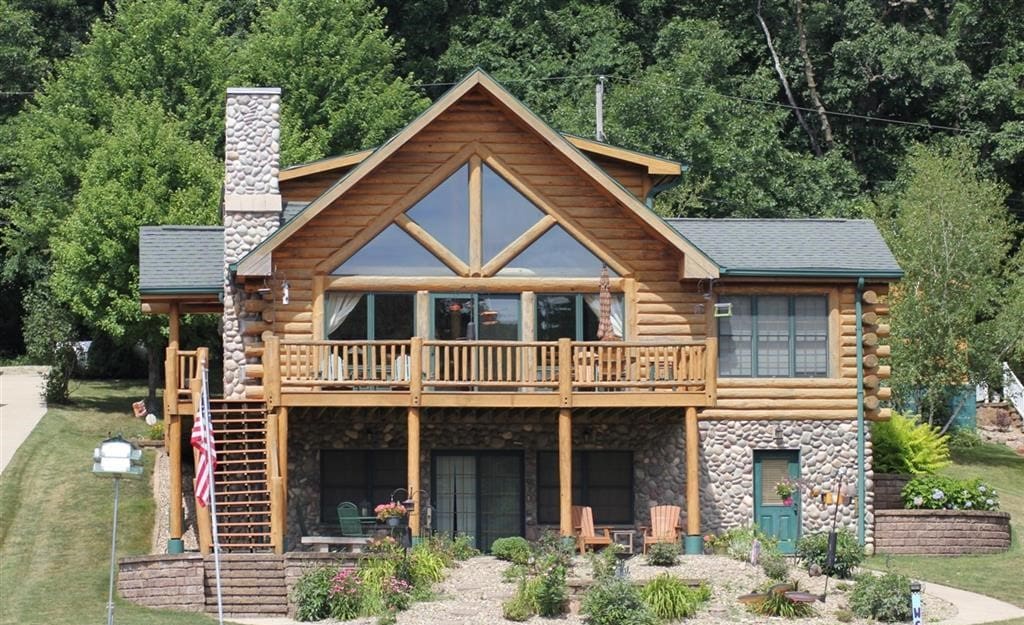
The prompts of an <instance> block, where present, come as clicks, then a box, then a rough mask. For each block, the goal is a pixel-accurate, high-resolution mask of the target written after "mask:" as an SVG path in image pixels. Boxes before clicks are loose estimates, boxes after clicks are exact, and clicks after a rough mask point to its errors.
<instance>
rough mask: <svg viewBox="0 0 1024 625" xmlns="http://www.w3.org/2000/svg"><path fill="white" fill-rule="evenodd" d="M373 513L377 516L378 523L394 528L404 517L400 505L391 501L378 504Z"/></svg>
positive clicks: (404, 511) (404, 512)
mask: <svg viewBox="0 0 1024 625" xmlns="http://www.w3.org/2000/svg"><path fill="white" fill-rule="evenodd" d="M373 513H374V514H376V515H377V520H378V521H381V522H382V523H387V524H388V525H390V526H392V527H394V526H396V525H398V524H399V523H400V522H401V520H402V519H403V518H404V517H405V514H406V510H405V506H403V505H402V504H400V503H396V502H394V501H392V502H391V503H382V504H380V505H379V506H377V507H376V508H374V509H373Z"/></svg>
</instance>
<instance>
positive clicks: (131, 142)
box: [50, 98, 221, 399]
mask: <svg viewBox="0 0 1024 625" xmlns="http://www.w3.org/2000/svg"><path fill="white" fill-rule="evenodd" d="M111 122H112V123H111V126H112V127H111V129H110V130H109V131H107V132H104V133H102V136H101V138H100V140H99V145H98V146H97V148H96V149H95V150H93V151H92V153H91V154H90V155H89V158H88V160H87V162H86V165H85V168H84V170H83V172H82V182H81V189H80V190H79V192H78V193H77V194H76V196H75V200H74V206H73V209H72V211H71V214H70V215H69V216H68V217H67V219H65V220H64V222H63V223H61V224H60V226H59V227H58V229H57V231H56V232H55V233H54V236H53V237H52V239H51V241H50V244H51V245H52V248H53V257H54V266H53V278H52V288H53V292H54V294H55V295H56V297H57V298H58V299H59V300H61V301H63V302H66V303H67V304H68V305H69V306H70V308H71V310H72V311H74V312H75V313H76V314H78V315H79V316H81V318H82V319H83V320H84V321H85V323H86V324H87V325H88V326H89V327H91V328H93V329H94V330H99V331H101V332H104V333H106V334H108V335H110V336H111V337H114V338H115V339H117V340H119V341H121V342H123V343H127V344H135V343H137V342H140V341H141V342H144V343H145V344H146V346H147V348H148V349H149V354H150V399H153V398H155V390H156V386H157V375H158V373H159V363H160V360H161V359H160V357H159V354H160V353H161V350H162V348H163V339H162V336H161V333H160V330H161V328H162V325H163V321H162V320H161V319H159V318H157V317H153V316H149V315H143V314H142V311H141V308H140V306H139V290H138V258H139V254H138V245H139V227H140V226H144V225H154V224H206V223H211V222H213V221H215V220H216V215H217V207H218V203H219V200H220V183H221V166H220V163H219V162H218V160H217V159H216V158H214V157H213V156H212V155H211V154H210V153H209V151H208V150H207V149H206V148H205V147H204V146H203V145H202V144H200V143H198V142H196V141H191V140H189V139H187V138H186V137H185V136H184V135H185V134H186V133H185V129H184V128H183V125H182V124H180V123H179V122H177V121H174V120H172V119H169V118H168V116H167V115H166V113H165V112H164V111H163V110H162V109H161V108H160V106H159V105H158V104H155V103H151V102H145V101H141V100H137V99H133V98H124V99H121V100H120V101H118V102H116V103H114V109H113V117H112V120H111Z"/></svg>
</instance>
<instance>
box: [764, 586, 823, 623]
mask: <svg viewBox="0 0 1024 625" xmlns="http://www.w3.org/2000/svg"><path fill="white" fill-rule="evenodd" d="M794 588H795V585H794ZM750 611H751V612H754V613H755V614H760V615H762V616H781V617H783V618H806V617H809V616H814V615H815V614H816V613H815V611H814V608H813V607H812V606H811V604H809V603H799V602H796V601H790V600H789V599H787V598H786V594H785V593H784V592H773V591H772V590H771V589H770V588H769V589H768V596H767V597H765V599H764V601H762V602H760V603H755V604H753V605H751V606H750Z"/></svg>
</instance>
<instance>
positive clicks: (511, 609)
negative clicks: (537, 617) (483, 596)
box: [501, 593, 536, 622]
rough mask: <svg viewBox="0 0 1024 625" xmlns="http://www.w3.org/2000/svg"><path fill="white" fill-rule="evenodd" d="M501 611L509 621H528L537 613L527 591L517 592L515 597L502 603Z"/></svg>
mask: <svg viewBox="0 0 1024 625" xmlns="http://www.w3.org/2000/svg"><path fill="white" fill-rule="evenodd" d="M501 613H502V616H504V617H505V618H506V619H507V620H509V621H517V622H522V621H528V620H530V617H531V616H533V615H534V614H536V612H535V611H534V609H533V603H532V602H531V601H530V598H529V597H527V596H526V594H525V593H516V595H515V596H514V597H512V598H511V599H509V600H508V601H506V602H504V603H502V604H501Z"/></svg>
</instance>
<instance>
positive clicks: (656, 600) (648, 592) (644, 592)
mask: <svg viewBox="0 0 1024 625" xmlns="http://www.w3.org/2000/svg"><path fill="white" fill-rule="evenodd" d="M640 597H641V598H642V599H643V600H644V603H645V604H647V607H648V608H650V610H651V612H653V613H654V615H655V616H657V617H658V618H660V619H662V620H665V621H675V620H678V619H681V618H688V617H690V616H693V615H694V614H696V613H697V610H699V609H700V607H701V606H702V605H704V604H705V603H707V601H708V600H709V599H710V598H711V590H710V589H709V588H708V587H707V586H703V585H702V586H699V587H697V588H691V587H690V586H687V585H686V584H685V583H683V581H682V580H681V579H679V578H677V577H673V576H672V575H670V574H669V573H662V574H661V575H659V576H657V577H655V578H654V579H653V580H651V581H650V582H648V583H647V584H645V585H644V586H643V587H641V588H640Z"/></svg>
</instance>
